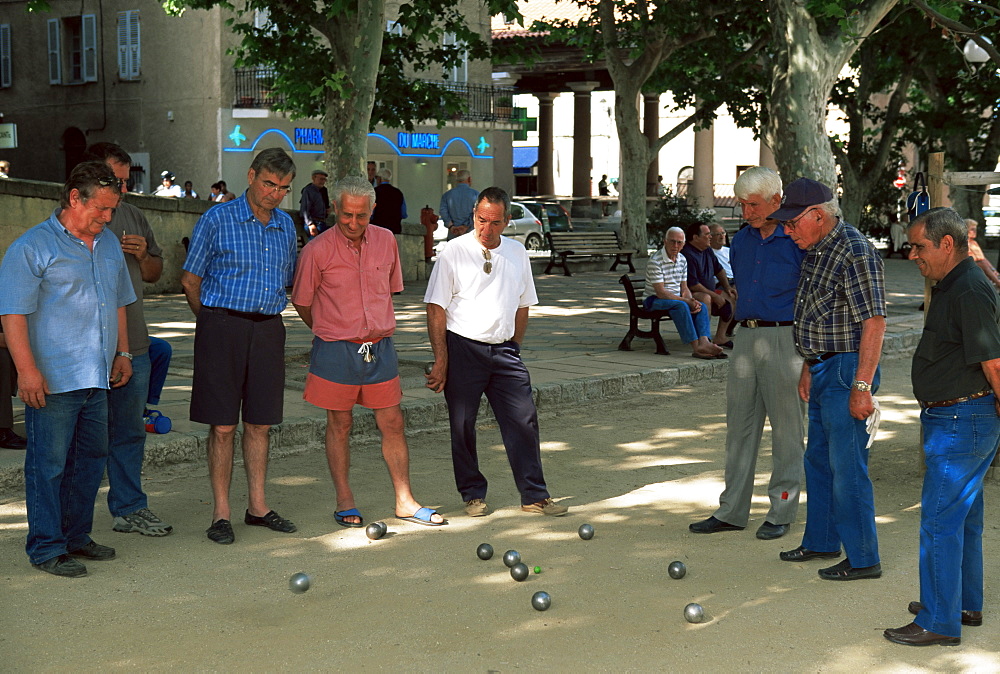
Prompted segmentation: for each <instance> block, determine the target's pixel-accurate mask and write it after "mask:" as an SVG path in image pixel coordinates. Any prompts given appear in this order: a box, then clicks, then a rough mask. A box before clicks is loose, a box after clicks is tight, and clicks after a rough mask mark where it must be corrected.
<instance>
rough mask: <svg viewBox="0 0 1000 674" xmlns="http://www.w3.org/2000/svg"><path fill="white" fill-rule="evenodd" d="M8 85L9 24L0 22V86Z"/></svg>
mask: <svg viewBox="0 0 1000 674" xmlns="http://www.w3.org/2000/svg"><path fill="white" fill-rule="evenodd" d="M10 85H11V69H10V24H9V23H0V88H3V87H9V86H10Z"/></svg>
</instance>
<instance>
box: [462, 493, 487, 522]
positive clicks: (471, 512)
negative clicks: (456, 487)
mask: <svg viewBox="0 0 1000 674" xmlns="http://www.w3.org/2000/svg"><path fill="white" fill-rule="evenodd" d="M489 512H490V507H489V506H488V505H486V501H484V500H483V499H481V498H474V499H471V500H469V501H466V502H465V514H466V515H468V516H469V517H482V516H483V515H487V514H489Z"/></svg>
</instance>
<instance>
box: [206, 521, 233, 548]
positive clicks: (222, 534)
mask: <svg viewBox="0 0 1000 674" xmlns="http://www.w3.org/2000/svg"><path fill="white" fill-rule="evenodd" d="M205 533H206V534H208V538H209V540H211V541H213V542H215V543H218V544H219V545H231V544H232V543H233V541H235V540H236V535H235V534H234V533H233V525H232V524H231V523H230V522H229V520H215V521H214V522H212V526H210V527H209V528H208V529H206V530H205Z"/></svg>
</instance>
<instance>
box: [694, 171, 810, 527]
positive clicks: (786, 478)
mask: <svg viewBox="0 0 1000 674" xmlns="http://www.w3.org/2000/svg"><path fill="white" fill-rule="evenodd" d="M734 189H735V192H736V198H737V199H738V200H739V202H740V205H741V206H742V207H743V218H744V219H745V220H746V221H747V224H749V225H750V226H749V227H744V228H743V229H741V230H740V231H739V232H737V233H736V235H735V236H734V237H733V243H732V246H731V247H730V260H731V262H732V266H733V276H734V278H735V279H736V283H737V284H738V286H739V289H740V301H739V304H738V305H737V306H736V320H737V321H738V322H739V324H740V326H741V327H743V328H744V329H743V330H741V331H740V339H739V340H738V342H737V344H736V346H735V348H734V349H733V360H732V361H731V362H730V365H729V377H728V379H727V383H726V428H727V430H726V488H725V490H724V491H723V492H722V494H721V496H719V509H718V510H716V511H715V514H714V515H712V516H711V517H709V518H708V519H706V520H702V521H701V522H695V523H693V524H691V525H690V526H689V527H688V528H689V529H690V530H691V531H693V532H694V533H696V534H713V533H716V532H719V531H739V530H741V529H745V528H746V526H747V523H748V522H749V519H750V500H751V498H752V497H753V486H754V477H755V467H756V465H757V453H758V451H759V449H760V439H761V435H762V434H763V431H764V419H765V417H766V418H768V419H770V422H771V462H772V466H773V467H772V469H771V481H770V483H769V484H768V488H767V494H768V498H769V500H770V502H771V506H770V509H769V510H768V513H767V516H766V518H765V520H764V523H763V524H761V526H760V528H758V529H757V538H760V539H762V540H771V539H775V538H780V537H781V536H784V535H785V534H786V533H788V526H789V524H790V523H791V522H794V521H795V513H796V510H797V509H798V505H799V486H800V484H801V482H802V454H803V452H804V450H805V445H804V442H803V436H804V433H805V428H804V415H805V405H804V403H803V402H802V400H800V399H799V396H798V383H799V376H800V374H801V373H802V358H801V357H800V356H798V355H797V354H796V353H795V343H794V341H793V340H792V318H793V314H794V310H793V306H794V300H795V289H796V287H798V283H799V268H800V267H801V266H802V258H804V257H805V252H804V251H802V250H800V249H799V247H798V246H796V245H795V243H794V242H793V241H792V240H791V238H789V236H788V235H787V234H786V233H785V230H784V227H782V226H781V224H780V223H779V222H778V221H777V220H769V219H768V217H767V216H768V214H769V213H771V212H773V211H775V210H777V209H778V207H779V206H781V178H779V177H778V174H777V173H775V172H774V171H772V170H770V169H767V168H764V167H762V166H754V167H752V168H750V169H747V170H746V171H744V172H743V173H742V174H741V175H740V177H739V178H738V179H737V180H736V185H735V186H734Z"/></svg>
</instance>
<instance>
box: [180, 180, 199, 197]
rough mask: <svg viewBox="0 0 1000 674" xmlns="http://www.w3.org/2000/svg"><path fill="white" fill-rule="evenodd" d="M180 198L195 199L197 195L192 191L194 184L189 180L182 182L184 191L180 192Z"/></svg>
mask: <svg viewBox="0 0 1000 674" xmlns="http://www.w3.org/2000/svg"><path fill="white" fill-rule="evenodd" d="M181 196H183V197H184V198H185V199H197V198H198V193H197V192H195V191H194V184H193V183H192V182H191V181H190V180H185V181H184V189H183V190H181Z"/></svg>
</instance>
